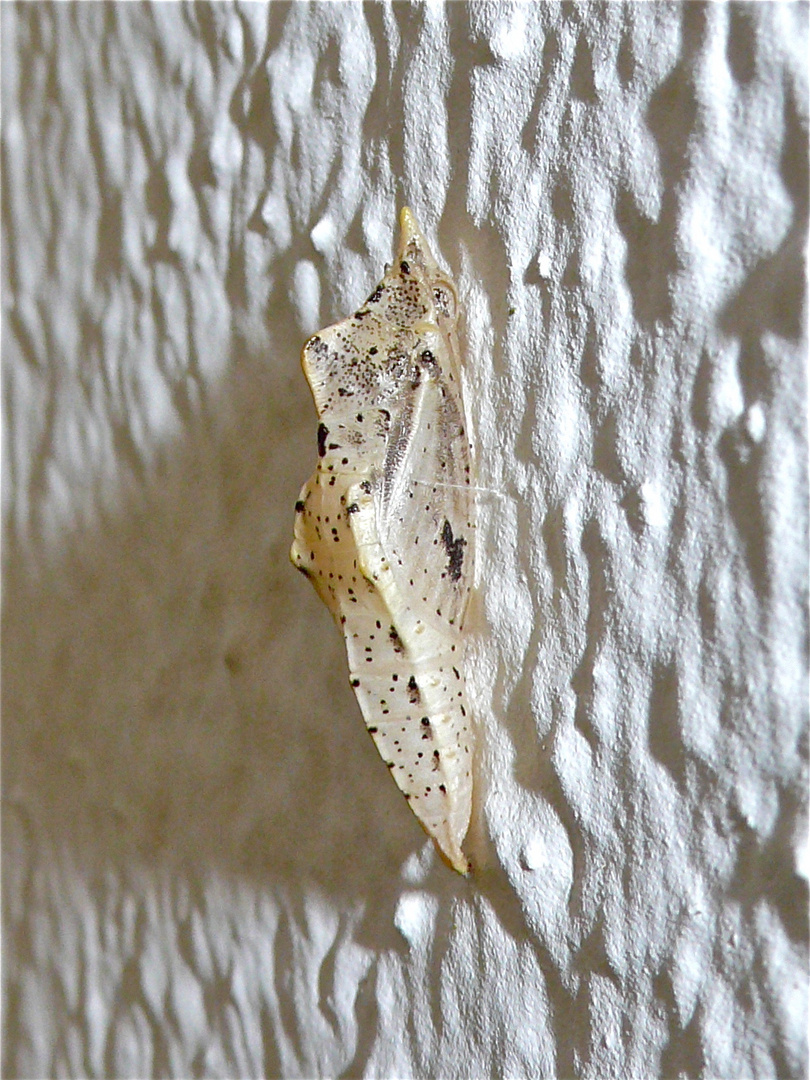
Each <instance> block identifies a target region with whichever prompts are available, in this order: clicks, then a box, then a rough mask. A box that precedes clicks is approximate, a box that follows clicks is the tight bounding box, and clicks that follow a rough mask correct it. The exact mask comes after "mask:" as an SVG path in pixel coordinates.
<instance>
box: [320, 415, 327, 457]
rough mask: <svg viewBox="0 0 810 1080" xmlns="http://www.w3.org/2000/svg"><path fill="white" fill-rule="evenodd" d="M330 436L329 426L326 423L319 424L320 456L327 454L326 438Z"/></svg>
mask: <svg viewBox="0 0 810 1080" xmlns="http://www.w3.org/2000/svg"><path fill="white" fill-rule="evenodd" d="M328 437H329V428H328V427H327V426H326V424H323V423H321V424H318V457H323V456H324V455H325V454H326V440H327V438H328Z"/></svg>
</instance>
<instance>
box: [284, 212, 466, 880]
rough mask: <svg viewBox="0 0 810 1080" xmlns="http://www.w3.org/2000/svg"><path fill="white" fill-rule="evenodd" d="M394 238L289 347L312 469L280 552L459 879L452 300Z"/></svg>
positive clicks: (461, 767) (459, 607) (449, 288)
mask: <svg viewBox="0 0 810 1080" xmlns="http://www.w3.org/2000/svg"><path fill="white" fill-rule="evenodd" d="M400 225H401V238H400V245H399V254H398V257H397V261H396V264H395V266H394V267H393V268H391V269H388V270H386V274H385V277H384V278H383V280H382V282H381V283H380V284H379V285H378V286H377V288H376V289H375V290H374V292H373V293H372V294H371V296H370V297H369V298H368V300H366V302H365V303H364V304H363V305H362V307H361V308H360V309H359V310H358V311H356V312H355V313H354V315H352V316H350V317H349V318H348V319H344V320H343V322H339V323H337V324H336V325H334V326H330V327H329V328H328V329H326V330H321V331H320V332H319V333H317V334H316V335H315V336H314V337H312V338H310V340H309V341H308V342H307V343H306V344H305V345H304V348H303V351H302V354H301V363H302V366H303V368H304V373H305V375H306V377H307V380H308V381H309V385H310V387H311V388H312V394H313V396H314V398H315V406H316V408H317V410H318V415H319V419H320V423H319V425H318V464H317V467H316V469H315V472H314V473H313V475H312V477H311V478H310V479H309V481H308V482H307V483H306V484H305V485H304V487H303V489H302V491H301V495H300V498H299V500H298V502H297V503H296V506H295V509H296V519H295V540H294V542H293V546H292V551H291V553H290V554H291V558H292V561H293V563H294V565H295V566H296V567H297V568H298V569H299V570H301V571H302V572H303V573H304V574H306V575H307V577H309V578H310V580H311V581H312V583H313V584H314V586H315V588H316V589H317V591H318V594H319V596H320V597H321V599H322V600H323V601H324V603H325V604H326V605H327V607H328V608H329V610H330V611H331V612H332V614H333V616H334V617H335V620H336V621H337V622H338V624H339V625H340V627H341V629H342V630H343V633H344V635H345V638H346V651H347V653H348V658H349V670H350V680H351V685H352V686H353V687H354V690H355V693H356V694H357V700H358V701H359V703H360V708H361V710H362V713H363V718H364V720H365V722H366V726H367V727H368V730H369V732H370V734H371V736H372V738H373V739H374V742H375V744H376V746H377V749H378V750H379V752H380V754H381V755H382V758H383V760H384V761H385V763H386V764H387V766H388V768H389V769H390V770H391V775H392V776H393V777H394V780H395V781H396V782H397V784H398V786H399V788H400V790H401V791H402V793H403V794H404V796H405V798H406V799H407V800H408V802H409V804H410V807H411V809H412V810H413V812H414V813H415V814H416V816H417V818H418V819H419V821H420V822H421V823H422V825H423V826H424V828H425V830H426V831H427V832H428V833H429V835H430V836H432V837H433V840H434V841H435V843H436V845H437V847H438V849H439V851H440V853H441V854H442V856H443V857H444V858H445V860H446V861H447V862H448V863H449V864H450V865H451V866H452V867H453V868H454V869H455V870H458V871H459V873H462V874H465V873H467V872H468V870H469V863H468V860H467V858H466V856H465V855H464V853H463V852H462V850H461V844H462V841H463V840H464V837H465V835H466V833H467V827H468V825H469V821H470V803H471V790H472V778H471V759H472V749H473V729H472V724H471V719H470V710H469V708H468V705H467V701H466V693H465V688H464V674H463V671H464V669H463V641H464V639H463V627H464V614H465V612H466V610H467V604H468V601H469V598H470V590H471V588H472V581H473V563H474V550H475V520H474V517H475V513H474V511H475V504H474V497H473V492H472V487H471V484H472V475H471V473H472V459H471V451H470V444H469V439H468V435H467V423H466V419H465V415H464V407H463V402H462V398H461V381H460V371H459V368H460V362H459V351H458V342H457V338H456V322H457V318H458V297H457V294H456V289H455V286H454V285H453V282H452V281H451V280H450V278H449V277H448V276H447V275H446V274H444V273H442V271H441V270H440V269H439V267H438V266H437V264H436V261H435V260H434V258H433V255H432V254H431V252H430V249H429V248H428V246H427V243H426V242H425V239H424V237H423V236H422V234H421V232H420V231H419V227H418V225H417V223H416V219H415V218H414V215H413V214H412V213H411V211H410V210H408V209H407V208H406V209H403V211H402V214H401V218H400Z"/></svg>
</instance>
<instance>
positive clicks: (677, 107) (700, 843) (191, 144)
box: [0, 3, 808, 1080]
mask: <svg viewBox="0 0 810 1080" xmlns="http://www.w3.org/2000/svg"><path fill="white" fill-rule="evenodd" d="M0 15H2V46H3V56H2V59H3V72H2V77H3V84H2V85H3V131H2V152H3V183H4V190H3V272H4V279H3V388H4V408H5V412H4V424H5V427H4V464H3V468H4V473H3V477H4V486H3V496H4V514H5V517H4V530H5V531H4V590H3V599H4V624H3V888H4V896H3V900H4V904H3V930H4V941H3V948H4V956H3V961H4V962H3V1000H4V1032H3V1034H4V1038H3V1050H4V1058H5V1060H4V1066H3V1068H4V1075H5V1076H8V1077H12V1076H63V1075H72V1076H80V1075H81V1076H102V1075H106V1076H115V1077H127V1076H141V1077H143V1076H162V1077H165V1076H174V1077H181V1076H182V1077H186V1076H229V1077H236V1076H238V1077H260V1076H265V1077H272V1076H284V1077H294V1076H318V1077H322V1076H337V1075H341V1076H378V1077H393V1076H398V1077H405V1076H414V1077H437V1076H448V1077H450V1076H452V1077H473V1076H475V1077H489V1076H509V1077H524V1076H525V1077H541V1076H543V1077H551V1076H558V1077H568V1076H581V1077H595V1078H600V1080H603V1078H606V1077H651V1076H658V1075H660V1076H665V1077H675V1076H689V1077H692V1076H707V1077H708V1076H711V1077H743V1076H746V1077H747V1076H758V1077H765V1076H769V1077H770V1076H777V1075H778V1076H783V1077H786V1076H791V1077H798V1076H802V1075H803V1074H804V1073H805V1062H806V1054H807V1046H806V1041H805V1026H806V1020H807V993H806V986H807V984H806V957H807V908H806V904H807V875H808V866H807V855H806V816H805V812H806V792H807V689H808V687H807V619H806V588H807V468H806V421H807V417H806V384H805V359H806V349H807V338H806V332H805V316H806V290H805V264H804V245H805V237H806V229H807V211H808V174H807V114H808V92H807V79H806V74H807V73H806V50H807V44H808V34H807V28H808V9H807V7H806V6H804V5H795V4H794V5H780V4H775V5H770V4H763V5H744V6H739V7H738V6H734V7H731V6H725V5H722V4H718V5H711V6H708V7H704V6H702V5H698V4H688V5H683V6H679V5H662V4H646V5H639V6H633V5H625V4H613V5H607V6H603V5H599V4H587V5H586V4H582V5H574V6H567V5H566V6H559V5H556V4H543V5H541V4H537V5H531V6H528V5H527V6H520V5H507V4H480V5H470V6H468V5H463V4H454V5H449V6H447V7H444V6H442V5H441V4H438V3H431V4H428V5H424V6H418V5H417V6H410V5H395V6H393V7H391V6H387V5H368V6H366V7H361V6H357V5H354V4H341V5H326V4H314V5H306V4H302V5H297V6H293V7H288V6H286V5H282V4H274V5H272V6H270V7H264V6H249V5H244V6H216V5H214V6H209V5H202V4H201V5H193V6H192V5H188V6H180V5H177V6H175V5H169V6H161V5H155V6H140V5H139V6H134V5H133V6H130V5H124V4H122V5H120V6H116V5H79V6H67V5H66V6H49V5H38V4H37V5H21V6H16V5H10V4H4V5H3V6H2V10H1V11H0ZM403 203H408V204H409V205H411V206H412V207H413V208H414V210H415V211H416V212H417V214H418V216H419V217H420V219H421V221H422V224H423V225H424V227H425V230H426V232H427V234H428V236H429V237H430V239H431V242H432V243H434V244H435V245H436V247H437V249H438V252H439V254H440V257H441V258H442V259H443V261H444V263H445V265H446V266H447V267H448V268H449V269H450V270H451V272H452V273H453V274H454V276H455V277H456V279H457V281H458V282H459V284H460V289H461V294H462V300H463V303H464V306H465V311H466V319H465V323H464V326H463V328H462V335H463V344H464V347H465V350H466V355H467V369H466V377H467V390H468V392H469V395H470V402H471V412H472V417H473V421H474V428H475V445H476V450H477V455H478V462H479V482H480V484H481V486H482V487H484V488H486V489H488V492H489V493H483V494H482V495H481V505H480V513H481V519H482V558H481V571H480V592H479V602H478V605H477V608H476V611H475V616H474V620H473V623H472V627H471V646H470V656H469V662H468V663H469V669H470V679H471V681H472V684H473V687H474V689H475V693H476V704H477V714H478V721H479V724H480V727H481V737H480V757H479V762H478V793H479V797H478V807H477V814H476V822H475V826H474V829H473V833H472V835H471V837H470V845H469V846H470V851H471V853H472V854H473V856H474V858H475V859H476V861H477V863H478V867H479V869H478V871H477V873H476V874H475V875H474V876H473V878H472V879H471V880H469V881H465V880H463V879H462V878H460V877H458V876H457V875H455V874H453V873H452V872H451V871H450V870H448V869H447V868H446V867H445V866H444V865H442V864H441V863H440V862H439V861H438V860H437V859H436V857H435V856H434V854H433V851H432V847H431V845H430V843H429V841H427V840H426V838H425V837H424V836H423V834H422V833H421V831H420V830H419V828H418V826H417V824H416V822H415V820H414V819H413V817H412V816H411V814H410V812H409V810H408V808H407V806H406V804H405V802H404V800H403V799H402V798H401V796H400V795H399V793H398V792H397V791H396V789H395V787H394V785H393V784H392V783H391V782H390V779H389V777H388V775H387V770H386V768H385V766H384V764H383V763H382V761H381V760H380V759H379V757H378V756H377V754H376V752H375V750H374V747H373V746H372V744H371V741H370V740H369V738H368V735H367V734H366V732H365V730H364V728H363V725H362V723H361V721H360V717H359V714H358V710H357V706H356V704H355V701H354V698H353V696H352V693H351V690H350V688H349V686H348V684H347V681H346V673H345V660H344V655H343V646H342V642H341V640H340V637H339V635H338V633H337V632H336V630H335V628H334V627H333V625H332V624H331V622H330V619H329V617H328V615H327V612H326V611H325V609H323V608H322V607H321V605H320V604H319V602H318V601H317V599H316V597H315V595H314V593H313V592H312V590H311V588H310V586H309V585H308V584H307V582H306V581H304V580H303V578H301V577H300V576H299V575H297V574H295V573H294V572H293V570H292V569H291V567H290V565H289V563H288V561H287V550H288V547H289V543H290V537H291V524H292V504H293V501H294V499H295V497H296V493H297V491H298V488H299V485H300V484H301V483H302V481H303V480H304V479H305V478H306V477H307V475H308V474H309V472H310V471H311V467H312V464H313V461H314V455H315V431H314V420H315V415H314V409H313V407H312V404H311V401H310V398H309V394H308V391H307V387H306V385H305V383H304V380H303V378H302V376H301V374H300V371H299V367H298V352H299V349H300V345H301V342H302V340H303V338H304V337H305V336H306V335H307V334H309V333H310V332H311V331H313V330H315V329H317V328H318V327H319V326H322V325H324V324H326V323H328V322H331V321H333V320H335V319H336V318H338V317H341V316H342V315H344V314H346V313H347V312H349V311H351V310H352V309H353V308H354V306H355V305H356V304H357V302H358V301H359V300H360V299H362V298H363V297H364V296H365V295H366V293H367V291H368V289H369V288H370V286H371V285H372V284H373V283H374V282H376V281H377V280H378V278H379V275H380V270H381V267H382V265H383V263H384V262H385V261H386V260H387V259H389V258H390V257H391V252H392V250H393V229H394V222H395V214H396V211H397V209H398V208H399V207H400V206H401V205H402V204H403Z"/></svg>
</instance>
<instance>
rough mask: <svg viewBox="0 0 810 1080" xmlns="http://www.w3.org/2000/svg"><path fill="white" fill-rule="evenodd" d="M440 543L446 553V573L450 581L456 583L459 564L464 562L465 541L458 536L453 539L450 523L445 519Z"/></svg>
mask: <svg viewBox="0 0 810 1080" xmlns="http://www.w3.org/2000/svg"><path fill="white" fill-rule="evenodd" d="M442 543H443V544H444V550H445V551H446V552H447V572H448V573H449V574H450V579H451V580H452V581H458V579H459V578H460V577H461V564H462V562H463V560H464V545H465V544H466V543H467V541H466V540H465V539H464V538H463V537H462V536H459V537H457V538H456V539H453V529H452V526H451V525H450V522H449V521H447V520H446V519H445V522H444V525H443V526H442Z"/></svg>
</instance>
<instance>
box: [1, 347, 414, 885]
mask: <svg viewBox="0 0 810 1080" xmlns="http://www.w3.org/2000/svg"><path fill="white" fill-rule="evenodd" d="M299 346H300V342H298V341H297V340H294V337H293V335H292V334H291V335H290V337H289V340H288V341H285V343H284V346H283V349H282V350H281V352H280V354H279V356H278V357H277V358H276V359H275V364H273V365H272V366H273V367H274V368H275V371H276V375H275V377H274V376H273V375H272V373H271V361H270V362H269V361H268V358H267V357H259V356H253V357H249V358H248V359H245V358H244V353H243V354H242V357H241V358H240V361H239V364H238V365H236V367H235V369H234V372H233V374H232V375H231V376H230V377H229V379H228V380H227V381H226V383H225V385H224V386H223V388H222V390H221V392H220V393H219V395H218V399H217V401H216V403H214V404H211V405H210V406H209V408H208V411H207V412H206V413H205V414H201V415H200V416H199V417H197V418H196V419H194V420H192V421H191V422H190V423H187V424H186V427H185V431H184V435H183V437H182V438H180V439H178V440H177V441H175V442H174V443H173V444H171V445H169V446H167V447H165V448H164V449H163V450H162V451H161V453H160V456H159V460H158V461H157V463H156V464H155V467H154V469H153V470H152V471H151V475H150V477H149V478H148V479H146V480H141V481H139V482H137V483H136V482H135V481H132V482H130V483H124V484H121V486H120V489H119V492H118V497H117V500H116V505H115V507H114V508H112V509H110V508H107V509H104V510H102V511H100V512H99V513H98V514H97V515H96V516H95V520H94V522H93V523H92V524H87V525H85V526H82V527H79V528H76V529H75V530H74V531H73V532H72V533H71V534H70V535H68V536H67V537H66V538H65V539H64V541H63V544H62V549H61V551H60V552H59V554H58V556H57V557H50V558H48V557H46V556H45V555H44V554H39V555H33V554H32V550H31V547H30V545H27V546H26V548H25V549H23V548H22V547H20V546H18V545H15V542H14V540H13V538H11V539H9V540H8V541H7V543H6V551H5V569H4V585H5V596H4V611H3V636H4V650H3V720H4V731H3V734H4V746H3V789H4V794H5V814H4V819H3V826H4V832H5V836H4V852H5V856H6V858H7V859H9V860H10V863H7V864H6V866H7V868H9V866H10V864H14V863H15V860H16V859H17V858H18V857H20V858H22V857H23V855H24V856H25V858H26V859H27V860H32V861H33V862H35V861H36V859H37V849H38V848H39V847H41V846H44V845H45V843H46V842H47V843H49V844H52V845H53V846H54V847H55V848H56V849H57V850H63V851H69V852H72V853H74V855H75V859H76V862H77V863H78V864H79V865H80V866H82V867H83V868H85V869H86V870H87V871H88V872H89V873H92V872H93V871H98V870H102V869H104V868H107V867H113V868H121V869H123V868H134V867H136V866H139V865H142V866H150V865H156V864H165V863H166V862H168V863H169V864H170V865H175V866H184V867H186V871H185V873H187V874H188V875H189V876H191V877H192V878H196V877H203V876H205V875H206V874H207V873H209V872H210V871H211V870H212V869H216V868H217V867H219V868H221V869H223V870H225V871H227V872H231V873H235V874H238V875H241V876H248V877H250V878H254V879H256V880H265V881H268V882H270V881H274V882H278V883H283V882H284V881H285V880H286V881H288V882H293V881H294V882H298V883H300V882H301V881H302V880H304V879H311V880H313V881H315V882H317V883H319V884H320V885H321V886H322V887H323V888H324V889H326V891H328V892H334V893H337V894H342V893H345V894H352V895H357V896H363V897H365V896H368V895H379V894H380V885H381V882H383V881H386V880H388V881H390V882H391V883H392V888H393V890H394V891H392V894H391V895H392V903H393V897H394V892H395V890H396V881H397V875H396V874H392V873H391V868H392V866H393V867H399V866H400V865H401V863H402V862H403V860H404V859H405V858H407V856H408V854H409V853H410V852H411V851H414V850H416V849H419V848H421V846H422V844H423V843H424V837H423V834H422V832H421V830H420V829H419V828H418V826H417V825H416V823H415V821H414V820H413V817H412V815H411V814H410V812H409V810H408V808H407V805H406V804H405V803H404V801H403V800H402V799H401V796H399V794H398V792H397V791H396V789H395V787H394V785H393V784H391V782H390V778H389V777H388V771H387V769H386V768H385V765H384V763H383V762H382V761H381V760H380V758H379V755H378V754H377V752H376V751H375V749H374V747H373V745H372V743H371V740H370V739H369V737H368V735H367V733H366V731H365V729H364V726H363V724H362V720H361V718H360V716H359V713H358V711H357V707H356V704H355V701H354V697H353V695H352V693H351V690H350V688H349V685H348V674H347V667H346V660H345V654H344V648H343V643H342V639H341V636H340V634H339V633H338V632H337V630H336V628H335V627H334V625H333V624H332V621H331V619H330V617H329V616H328V614H327V612H326V610H325V609H324V608H323V607H322V605H321V604H320V602H319V601H318V600H317V598H316V596H315V594H314V592H313V590H312V589H311V587H310V585H309V584H308V583H307V582H306V581H305V580H304V579H303V578H302V577H301V576H299V575H298V574H296V573H295V571H294V569H293V568H292V566H291V564H290V562H289V559H288V550H289V545H290V542H291V533H292V521H293V503H294V501H295V498H296V496H297V494H298V489H299V486H300V484H301V483H303V481H304V480H305V479H306V477H307V476H308V475H309V472H310V471H311V469H312V466H313V462H314V459H315V445H314V431H315V426H314V409H313V408H312V405H311V402H310V401H309V395H308V391H307V389H306V386H305V384H304V382H303V378H302V377H301V376H300V372H299V369H298V362H297V351H298V348H299ZM279 370H283V371H284V372H285V375H284V377H283V378H282V379H281V380H280V379H279V377H278V374H277V373H278V371H279ZM287 373H289V374H287ZM303 414H306V415H307V416H309V415H310V414H311V416H312V424H311V425H303V424H302V423H301V417H302V415H303ZM310 427H311V431H310V430H308V429H309V428H310ZM305 430H306V436H305V434H304V432H305ZM21 829H22V832H21ZM23 836H24V837H25V839H24V840H21V837H23ZM21 845H22V847H23V848H25V849H26V850H25V852H23V851H21Z"/></svg>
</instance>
